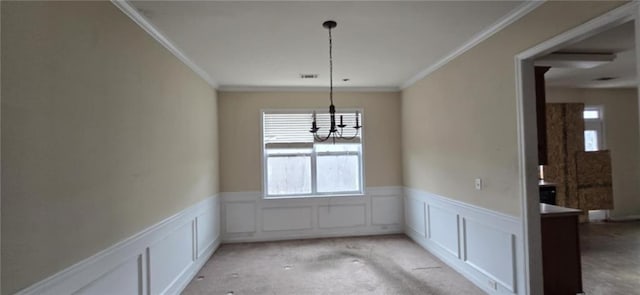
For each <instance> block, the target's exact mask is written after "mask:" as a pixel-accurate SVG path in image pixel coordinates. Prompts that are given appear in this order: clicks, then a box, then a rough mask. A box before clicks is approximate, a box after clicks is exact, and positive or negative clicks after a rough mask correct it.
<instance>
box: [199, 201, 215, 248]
mask: <svg viewBox="0 0 640 295" xmlns="http://www.w3.org/2000/svg"><path fill="white" fill-rule="evenodd" d="M219 208H220V207H219V206H218V204H217V203H216V204H215V206H214V207H213V209H214V210H215V211H213V212H209V211H206V212H205V213H203V214H200V215H198V216H197V217H196V247H197V248H196V250H197V251H196V253H197V254H198V255H197V256H196V258H198V257H200V256H202V255H203V254H204V252H205V251H207V249H209V248H210V247H211V245H212V244H213V243H214V242H215V241H216V239H217V238H218V236H219V235H220V221H219V218H220V214H219V213H215V212H220V211H219Z"/></svg>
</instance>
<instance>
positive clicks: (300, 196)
mask: <svg viewBox="0 0 640 295" xmlns="http://www.w3.org/2000/svg"><path fill="white" fill-rule="evenodd" d="M365 196H366V194H365V193H364V192H358V193H353V194H330V195H291V196H264V195H263V196H262V199H263V200H287V199H296V200H304V199H323V198H348V197H365Z"/></svg>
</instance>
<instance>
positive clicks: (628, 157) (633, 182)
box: [547, 88, 640, 217]
mask: <svg viewBox="0 0 640 295" xmlns="http://www.w3.org/2000/svg"><path fill="white" fill-rule="evenodd" d="M547 102H581V103H584V104H585V105H586V106H590V105H591V106H602V107H603V109H604V133H605V144H606V148H607V149H608V150H610V151H611V162H612V167H613V201H614V207H615V210H612V211H611V215H612V216H613V217H623V216H627V215H640V182H638V179H640V130H639V129H640V125H638V124H639V122H638V92H637V90H636V89H610V90H605V89H569V88H549V89H547Z"/></svg>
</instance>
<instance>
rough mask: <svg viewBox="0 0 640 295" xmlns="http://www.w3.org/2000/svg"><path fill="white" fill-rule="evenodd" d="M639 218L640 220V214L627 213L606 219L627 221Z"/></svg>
mask: <svg viewBox="0 0 640 295" xmlns="http://www.w3.org/2000/svg"><path fill="white" fill-rule="evenodd" d="M639 220H640V215H626V216H615V217H609V218H608V219H606V220H605V221H612V222H627V221H639Z"/></svg>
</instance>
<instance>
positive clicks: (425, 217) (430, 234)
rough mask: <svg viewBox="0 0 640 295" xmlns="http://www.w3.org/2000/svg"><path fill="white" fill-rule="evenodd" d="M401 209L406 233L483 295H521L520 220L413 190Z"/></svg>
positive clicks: (522, 269)
mask: <svg viewBox="0 0 640 295" xmlns="http://www.w3.org/2000/svg"><path fill="white" fill-rule="evenodd" d="M405 205H406V206H405V215H406V223H407V224H406V227H405V232H406V234H407V235H408V236H409V237H411V238H412V239H413V240H414V241H416V242H417V243H418V244H420V245H421V246H422V247H424V248H425V249H427V250H428V251H429V252H431V253H433V254H434V255H436V256H438V257H439V258H440V259H442V261H444V262H445V263H446V264H448V265H449V266H451V267H452V268H454V269H455V270H456V271H458V272H459V273H461V274H462V275H464V276H465V277H466V278H467V279H469V280H470V281H472V282H473V283H474V284H476V285H477V286H478V287H480V288H481V289H482V290H484V291H485V292H487V293H488V294H525V285H524V280H525V277H524V272H525V270H524V267H523V265H524V253H523V250H524V247H523V237H522V227H521V221H520V219H518V218H516V217H513V216H509V215H505V214H501V213H498V212H494V211H491V210H487V209H484V208H480V207H475V206H472V205H469V204H466V203H462V202H459V201H455V200H452V199H448V198H445V197H442V196H438V195H435V194H432V193H428V192H424V191H419V190H414V189H405ZM425 208H426V212H425ZM423 212H424V213H423ZM425 225H426V226H425ZM425 228H426V230H427V234H426V235H425Z"/></svg>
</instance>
